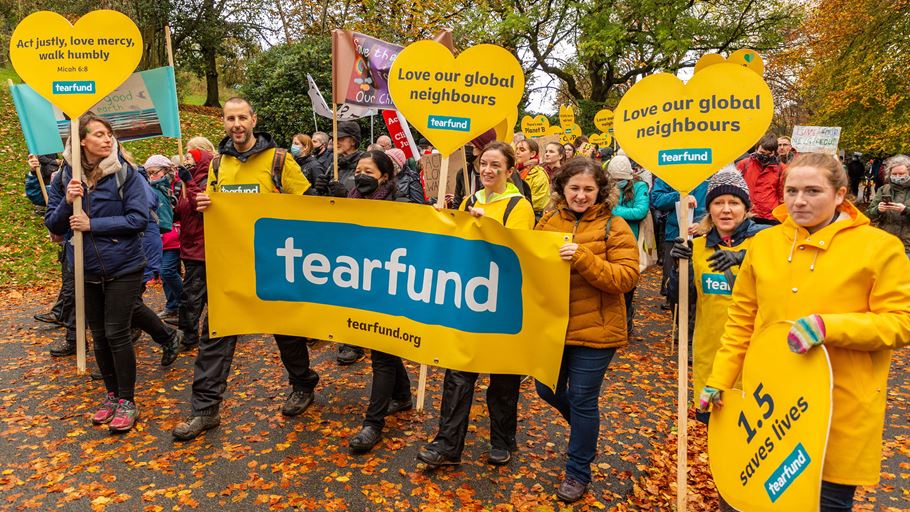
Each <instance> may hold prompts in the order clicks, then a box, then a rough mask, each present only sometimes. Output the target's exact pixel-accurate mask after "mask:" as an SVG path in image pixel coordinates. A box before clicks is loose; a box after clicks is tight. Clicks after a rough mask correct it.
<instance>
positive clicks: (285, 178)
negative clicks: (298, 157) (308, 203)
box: [206, 148, 310, 195]
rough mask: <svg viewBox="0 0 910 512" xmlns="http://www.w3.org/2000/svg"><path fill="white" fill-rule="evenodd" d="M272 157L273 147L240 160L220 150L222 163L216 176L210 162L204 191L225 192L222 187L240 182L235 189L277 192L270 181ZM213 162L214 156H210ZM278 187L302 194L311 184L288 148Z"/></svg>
mask: <svg viewBox="0 0 910 512" xmlns="http://www.w3.org/2000/svg"><path fill="white" fill-rule="evenodd" d="M274 157H275V148H269V149H265V150H263V151H261V152H259V153H256V154H254V155H252V156H250V157H249V158H247V159H246V161H245V162H241V161H240V160H239V159H238V158H236V157H234V156H231V155H226V154H222V155H221V164H220V165H219V167H218V179H217V182H215V181H214V180H215V174H214V173H213V172H212V168H213V164H209V178H208V179H209V183H208V185H207V186H206V192H208V193H211V192H227V191H228V190H227V189H222V187H225V186H227V187H236V186H242V188H240V189H238V190H234V191H236V192H241V191H242V192H247V193H249V192H254V193H255V192H259V193H267V192H278V190H277V189H276V188H275V184H274V183H272V160H273V159H274ZM212 162H214V160H212ZM281 188H282V190H283V192H284V193H285V194H298V195H299V194H303V193H304V192H306V191H307V190H308V189H309V188H310V182H309V181H307V179H306V177H304V175H303V172H301V170H300V166H299V165H297V162H295V161H294V158H293V157H292V156H291V154H290V152H288V153H287V154H286V155H285V157H284V169H283V170H282V171H281Z"/></svg>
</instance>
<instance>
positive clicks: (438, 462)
mask: <svg viewBox="0 0 910 512" xmlns="http://www.w3.org/2000/svg"><path fill="white" fill-rule="evenodd" d="M417 460H419V461H420V462H423V463H424V464H426V465H427V466H432V467H434V468H435V467H439V466H454V465H457V464H461V457H450V456H448V455H444V454H442V453H439V452H438V451H436V448H435V447H434V446H433V445H431V444H428V445H426V446H424V447H423V448H421V449H419V450H417Z"/></svg>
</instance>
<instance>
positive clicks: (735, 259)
mask: <svg viewBox="0 0 910 512" xmlns="http://www.w3.org/2000/svg"><path fill="white" fill-rule="evenodd" d="M745 257H746V251H724V250H723V249H718V250H716V251H714V254H712V255H711V256H708V266H709V267H711V270H714V271H715V272H724V271H725V270H727V269H729V268H730V267H732V266H734V265H742V264H743V259H745Z"/></svg>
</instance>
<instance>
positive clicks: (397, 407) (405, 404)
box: [385, 397, 414, 414]
mask: <svg viewBox="0 0 910 512" xmlns="http://www.w3.org/2000/svg"><path fill="white" fill-rule="evenodd" d="M413 408H414V402H412V401H411V397H408V398H407V399H405V400H395V399H394V398H393V399H392V400H391V401H389V408H388V409H386V412H385V413H386V414H395V413H396V412H401V411H410V410H411V409H413Z"/></svg>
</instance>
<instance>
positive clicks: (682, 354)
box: [676, 192, 689, 511]
mask: <svg viewBox="0 0 910 512" xmlns="http://www.w3.org/2000/svg"><path fill="white" fill-rule="evenodd" d="M679 210H680V213H681V215H680V216H681V217H682V218H681V219H679V236H680V237H682V239H683V240H686V239H688V236H689V193H688V192H680V193H679ZM678 318H679V345H678V346H679V352H678V354H679V361H678V365H679V366H678V367H679V381H678V382H677V386H678V387H677V398H676V399H677V403H676V405H677V409H676V431H677V433H676V510H680V511H683V510H686V499H687V491H688V489H687V487H688V481H687V477H686V475H687V473H688V462H689V461H688V460H687V457H688V444H689V443H688V437H689V436H688V430H687V429H688V419H689V415H688V414H689V413H688V408H689V407H688V406H689V402H688V400H689V260H682V259H681V260H679V315H678Z"/></svg>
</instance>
